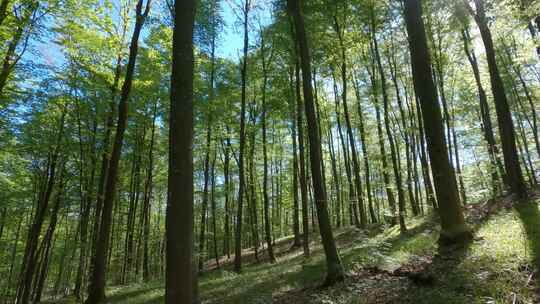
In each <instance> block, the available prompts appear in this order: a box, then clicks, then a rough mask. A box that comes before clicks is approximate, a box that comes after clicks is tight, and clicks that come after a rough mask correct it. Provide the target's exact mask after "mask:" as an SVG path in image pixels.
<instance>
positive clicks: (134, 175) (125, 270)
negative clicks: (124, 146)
mask: <svg viewBox="0 0 540 304" xmlns="http://www.w3.org/2000/svg"><path fill="white" fill-rule="evenodd" d="M139 133H140V132H136V133H135V147H134V150H133V156H132V157H133V161H132V166H131V177H130V188H129V208H128V212H127V216H128V219H127V225H126V233H125V238H124V257H123V265H122V276H121V279H120V282H121V283H122V284H125V283H127V282H129V281H130V277H131V276H130V273H131V270H132V268H133V254H134V249H135V248H134V245H133V244H134V235H135V220H136V216H137V210H138V206H139V187H140V175H141V159H142V149H143V143H144V134H141V135H139ZM113 231H114V229H113ZM113 235H114V233H113ZM113 239H114V238H113ZM111 247H112V246H111Z"/></svg>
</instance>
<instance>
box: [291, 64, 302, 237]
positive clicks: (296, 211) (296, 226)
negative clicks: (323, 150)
mask: <svg viewBox="0 0 540 304" xmlns="http://www.w3.org/2000/svg"><path fill="white" fill-rule="evenodd" d="M290 70H291V71H290V72H289V86H290V87H289V94H290V97H289V102H290V108H291V114H292V115H291V116H292V117H291V125H292V128H291V137H292V148H293V161H292V166H293V185H292V190H291V191H292V193H293V214H292V215H293V234H294V243H293V247H300V245H301V243H302V242H301V240H300V206H299V202H298V179H299V176H298V175H299V173H298V148H297V146H298V144H297V139H298V138H297V132H296V130H297V119H296V118H297V116H296V115H297V114H296V99H295V96H296V95H295V90H294V88H293V72H292V68H291V69H290Z"/></svg>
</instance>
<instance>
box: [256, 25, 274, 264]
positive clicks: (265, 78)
mask: <svg viewBox="0 0 540 304" xmlns="http://www.w3.org/2000/svg"><path fill="white" fill-rule="evenodd" d="M264 43H265V41H264V33H263V32H262V31H261V59H262V70H263V85H262V117H261V124H262V140H263V142H262V148H263V162H264V164H263V166H264V168H263V170H264V173H263V204H264V230H265V238H266V246H267V247H266V249H267V251H268V257H269V259H270V263H275V261H276V258H275V257H274V248H273V247H272V237H271V235H272V231H271V225H270V215H269V209H270V202H269V199H268V154H267V151H266V150H267V147H266V145H267V142H266V112H267V105H266V86H267V82H268V65H269V62H268V61H270V62H271V60H272V55H273V51H270V58H268V61H267V58H266V47H265V45H264ZM252 144H255V143H252Z"/></svg>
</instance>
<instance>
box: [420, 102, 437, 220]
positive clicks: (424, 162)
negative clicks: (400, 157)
mask: <svg viewBox="0 0 540 304" xmlns="http://www.w3.org/2000/svg"><path fill="white" fill-rule="evenodd" d="M415 103H416V116H417V117H418V137H420V140H419V142H418V149H419V152H420V164H421V166H422V176H423V177H424V178H423V180H424V187H425V189H426V196H427V198H426V199H427V201H428V202H429V203H430V204H431V206H432V207H433V209H434V210H438V209H439V204H438V203H437V198H436V194H435V190H434V189H433V184H432V183H431V174H430V172H429V164H428V156H427V153H426V140H425V138H426V132H425V131H424V122H423V117H422V111H421V109H420V100H419V98H418V96H416V97H415Z"/></svg>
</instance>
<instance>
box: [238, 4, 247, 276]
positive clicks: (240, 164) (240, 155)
mask: <svg viewBox="0 0 540 304" xmlns="http://www.w3.org/2000/svg"><path fill="white" fill-rule="evenodd" d="M250 6H251V0H244V8H243V15H244V20H243V26H244V56H243V59H242V70H241V74H242V75H241V76H242V94H241V95H242V96H241V106H240V147H239V153H238V158H239V159H238V179H239V185H238V204H237V214H236V231H235V249H234V271H236V272H238V273H239V272H240V271H241V270H242V209H243V200H244V187H245V181H244V149H245V145H246V134H245V133H246V131H245V124H246V117H245V116H246V84H247V60H248V56H247V55H248V48H249V44H248V42H249V32H248V21H249V20H248V17H249V10H250Z"/></svg>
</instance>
